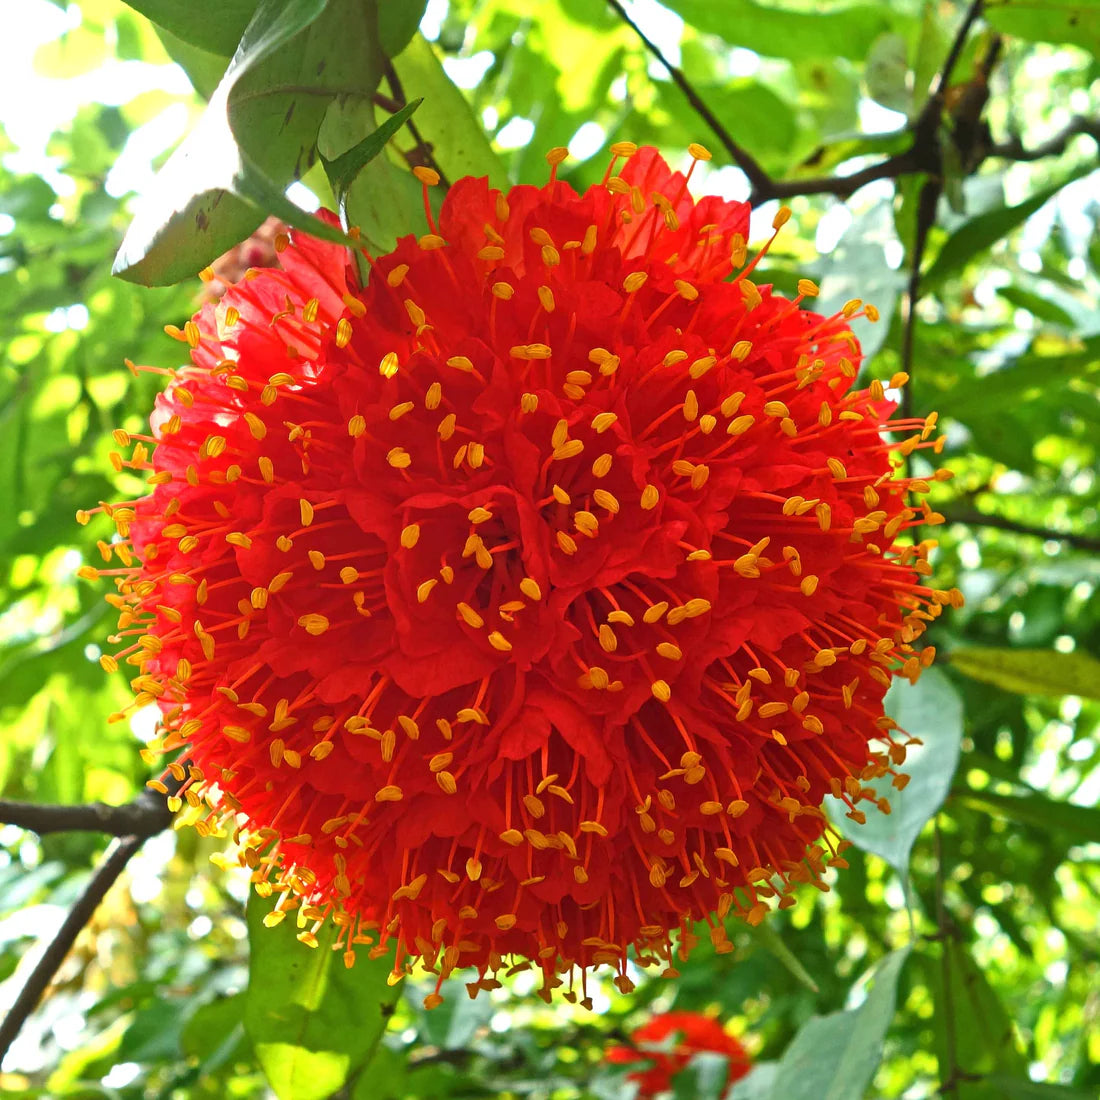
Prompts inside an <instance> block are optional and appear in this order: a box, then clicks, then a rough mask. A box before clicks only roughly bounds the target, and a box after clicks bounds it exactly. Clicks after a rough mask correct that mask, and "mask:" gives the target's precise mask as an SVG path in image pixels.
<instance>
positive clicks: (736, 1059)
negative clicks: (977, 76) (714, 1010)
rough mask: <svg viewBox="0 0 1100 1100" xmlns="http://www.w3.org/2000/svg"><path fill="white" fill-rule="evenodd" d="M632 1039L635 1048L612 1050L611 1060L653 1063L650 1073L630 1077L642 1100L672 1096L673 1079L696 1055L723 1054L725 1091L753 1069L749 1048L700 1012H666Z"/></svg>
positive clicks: (624, 1063) (631, 1074)
mask: <svg viewBox="0 0 1100 1100" xmlns="http://www.w3.org/2000/svg"><path fill="white" fill-rule="evenodd" d="M630 1038H631V1040H632V1041H633V1043H634V1046H632V1047H612V1048H611V1050H609V1051H608V1052H607V1060H608V1061H609V1062H614V1063H616V1064H618V1065H631V1064H633V1063H635V1062H648V1063H649V1068H648V1069H641V1070H634V1071H633V1072H631V1073H628V1074H627V1080H628V1081H635V1082H637V1084H638V1092H637V1096H638V1100H647V1098H648V1097H653V1096H658V1095H660V1094H661V1093H662V1092H671V1091H672V1089H673V1087H674V1082H673V1078H674V1077H675V1076H676V1075H677V1074H678V1073H680V1072H681V1071H682V1070H684V1069H686V1068H687V1065H688V1063H689V1062H690V1061H691V1059H692V1058H693V1057H694V1056H695V1055H696V1054H705V1053H709V1054H721V1055H722V1056H723V1057H725V1058H726V1059H727V1060H728V1062H729V1068H728V1069H727V1071H726V1083H725V1085H724V1086H723V1088H728V1087H729V1086H730V1085H731V1084H733V1082H734V1081H739V1080H740V1079H741V1078H742V1077H744V1076H745V1075H746V1074H747V1073H748V1072H749V1070H750V1069H751V1068H752V1061H751V1059H750V1058H749V1056H748V1054H747V1053H746V1051H745V1048H744V1047H743V1046H742V1045H741V1044H740V1043H739V1042H738V1041H737V1040H736V1039H735V1038H734V1037H733V1036H732V1035H728V1034H726V1031H725V1029H724V1028H723V1027H722V1025H721V1024H720V1023H719V1022H718V1021H717V1020H715V1019H713V1018H712V1017H710V1016H702V1015H700V1014H699V1013H698V1012H665V1013H662V1014H660V1015H658V1016H653V1017H651V1018H650V1019H649V1020H648V1021H646V1023H644V1024H643V1025H642V1026H641V1027H640V1028H638V1029H637V1030H636V1031H635V1032H634V1033H633V1034H632V1035H631V1036H630ZM670 1040H672V1042H670Z"/></svg>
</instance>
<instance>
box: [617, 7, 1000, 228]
mask: <svg viewBox="0 0 1100 1100" xmlns="http://www.w3.org/2000/svg"><path fill="white" fill-rule="evenodd" d="M607 2H608V4H609V5H610V6H611V7H612V8H613V9H614V11H615V12H616V13H617V14H618V16H619V18H620V19H622V21H623V22H624V23H626V25H627V26H628V27H630V29H631V30H632V31H633V32H634V33H635V34H636V35H637V36H638V38H639V40H640V41H641V42H642V44H643V45H644V46H645V48H646V49H647V50H649V52H650V53H651V54H652V55H653V57H654V58H655V59H656V60H657V61H658V62H659V63H660V65H661V67H662V68H663V69H664V70H665V71H666V72H667V73H668V75H669V77H670V78H671V79H672V82H673V83H674V84H675V85H676V87H677V88H679V89H680V91H681V92H682V93H683V95H684V97H685V98H686V99H687V101H688V103H690V104H691V106H692V108H693V109H694V111H695V113H696V114H697V115H698V116H699V117H700V118H701V119H702V120H703V121H704V122H705V123H706V124H707V125H708V126H709V127H710V128H711V130H713V131H714V133H715V135H716V136H717V138H718V140H719V141H720V142H721V143H722V145H723V147H724V148H725V150H726V152H727V153H728V154H729V156H730V159H731V160H732V161H733V163H734V164H736V165H737V166H738V167H739V168H740V169H741V171H743V172H744V173H745V175H746V176H747V177H748V180H749V184H750V191H749V197H748V201H749V203H750V205H752V206H758V205H759V204H760V203H762V202H767V201H768V200H769V199H787V198H794V197H795V196H798V195H835V196H836V197H837V198H840V199H846V198H850V197H851V196H852V195H853V194H855V192H856V191H858V190H859V189H860V188H861V187H864V186H866V185H867V184H869V183H873V182H874V181H875V180H881V179H897V178H898V177H899V176H906V175H910V174H912V173H915V172H930V173H933V174H934V173H938V172H939V171H940V170H941V168H942V163H941V158H940V155H939V149H938V136H937V135H938V131H939V128H940V119H941V115H942V112H943V99H944V92H945V91H946V89H947V86H948V83H949V81H950V79H951V74H952V73H953V71H954V69H955V66H956V65H957V64H958V61H959V58H960V56H961V55H962V50H963V47H964V45H965V43H966V38H967V36H968V35H969V33H970V29H971V27H972V26H973V25H974V21H975V20H976V19H977V17H978V15H979V14H980V12H981V8H982V0H974V2H973V3H972V4H971V5H970V7H969V8H968V9H967V12H966V15H965V16H964V17H963V21H962V23H961V24H960V26H959V29H958V32H957V33H956V35H955V39H954V41H953V42H952V43H951V47H950V49H949V51H948V54H947V57H946V59H945V60H944V64H943V67H942V68H941V69H940V72H939V73H938V74H937V76H936V79H935V81H934V83H933V87H932V90H931V94H930V95H929V98H928V100H927V102H926V103H925V105H924V107H923V109H922V110H921V113H920V115H919V116H918V117H917V119H916V121H915V122H914V123H913V126H912V128H911V133H912V139H913V140H912V143H911V145H910V147H909V148H908V149H906V150H904V151H902V152H900V153H895V154H893V155H892V156H889V157H885V158H884V159H883V160H880V161H878V162H877V163H875V164H871V165H868V166H867V167H866V168H862V169H860V170H859V171H858V172H853V173H852V174H851V175H847V176H812V177H809V178H806V179H792V180H776V179H773V178H772V177H771V176H770V175H769V174H768V173H767V172H766V171H765V170H764V168H763V167H762V166H761V164H760V162H759V161H757V160H756V158H755V157H753V156H752V154H751V153H749V152H748V151H747V150H745V149H743V148H742V147H741V146H740V145H738V143H737V142H736V141H734V139H733V137H732V136H731V135H730V133H729V131H728V130H727V129H726V127H725V126H724V125H723V124H722V122H721V121H720V120H719V119H718V117H717V116H716V115H715V114H714V112H713V111H712V110H711V109H710V108H709V107H708V106H707V104H706V102H705V101H704V99H703V98H702V96H700V94H699V93H698V92H697V91H696V89H695V88H694V87H693V86H692V83H691V81H690V80H688V78H687V77H686V76H685V75H684V73H683V72H682V70H680V69H679V68H677V67H676V66H675V65H673V64H672V62H671V61H669V60H668V58H667V57H665V55H664V53H662V51H661V48H660V47H659V46H658V45H657V44H656V43H655V42H653V41H652V40H651V39H650V38H648V37H647V36H646V35H645V34H644V33H643V32H642V30H641V28H640V27H639V26H638V24H637V23H635V22H634V20H633V19H631V18H630V16H629V15H628V14H627V12H626V9H625V8H624V7H623V5H622V3H621V0H607Z"/></svg>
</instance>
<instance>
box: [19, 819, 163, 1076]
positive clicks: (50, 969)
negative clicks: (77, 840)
mask: <svg viewBox="0 0 1100 1100" xmlns="http://www.w3.org/2000/svg"><path fill="white" fill-rule="evenodd" d="M142 840H143V838H142V837H137V836H128V837H125V838H124V839H122V840H120V841H119V842H118V843H117V845H116V846H115V847H114V848H113V849H112V851H111V852H110V854H109V855H108V856H107V858H106V859H105V860H104V861H103V862H102V863H101V864H100V865H99V867H98V868H96V871H95V874H93V875H92V878H91V881H90V882H89V883H88V885H87V887H86V888H85V890H84V893H83V894H81V896H80V899H79V901H77V903H76V904H75V905H74V906H73V907H72V909H71V910H69V914H68V916H67V917H66V918H65V920H64V922H63V923H62V925H61V927H60V928H59V929H58V930H57V934H56V935H55V936H54V938H53V940H52V941H51V942H50V944H49V946H48V947H47V948H46V950H45V951H44V952H43V954H42V958H40V959H39V960H38V962H37V964H36V965H35V967H34V969H33V970H32V971H31V974H30V977H29V978H28V979H27V982H26V984H25V985H24V986H23V988H22V989H21V990H20V991H19V993H18V995H17V996H16V998H15V1002H14V1003H13V1004H12V1006H11V1010H10V1011H9V1012H8V1014H7V1016H6V1017H5V1018H4V1022H3V1023H2V1024H0V1064H2V1063H3V1060H4V1056H5V1055H6V1054H7V1052H8V1048H9V1047H10V1046H11V1044H12V1043H13V1042H14V1041H15V1037H16V1036H17V1035H18V1034H19V1030H20V1028H22V1026H23V1024H24V1022H25V1021H26V1019H27V1017H28V1016H29V1015H30V1014H31V1013H32V1012H33V1011H34V1010H35V1007H36V1006H37V1005H38V1002H39V1001H40V1000H41V999H42V994H43V993H45V992H46V990H47V989H48V988H49V985H50V982H52V981H53V977H54V975H55V974H56V973H57V971H58V968H59V967H60V966H61V964H62V963H63V962H64V961H65V956H66V955H67V954H68V953H69V949H70V948H71V947H72V945H73V944H74V943H75V942H76V937H77V936H78V935H80V930H81V929H82V928H83V927H84V926H85V925H86V924H87V923H88V921H90V920H91V919H92V914H93V913H94V912H95V911H96V908H97V907H98V906H99V903H100V902H101V901H102V900H103V898H104V896H105V895H106V893H107V891H108V890H109V889H110V888H111V887H112V886H113V885H114V882H115V879H117V878H118V876H119V875H121V874H122V872H123V869H124V868H125V867H126V864H127V863H128V862H129V860H130V857H131V856H132V855H133V854H134V853H135V852H136V851H137V850H138V849H139V848H140V847H141V844H142Z"/></svg>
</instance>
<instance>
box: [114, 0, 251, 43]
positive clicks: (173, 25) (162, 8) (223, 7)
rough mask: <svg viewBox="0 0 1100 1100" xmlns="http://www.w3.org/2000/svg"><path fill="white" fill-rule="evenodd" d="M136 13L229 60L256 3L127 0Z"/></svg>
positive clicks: (237, 1)
mask: <svg viewBox="0 0 1100 1100" xmlns="http://www.w3.org/2000/svg"><path fill="white" fill-rule="evenodd" d="M126 3H127V4H128V5H129V6H130V7H131V8H133V9H134V10H135V11H139V12H141V14H142V15H144V16H145V18H146V19H148V20H150V22H152V23H155V24H156V25H157V26H158V27H160V28H162V29H163V30H166V31H169V32H170V33H171V34H173V35H175V36H176V37H177V38H178V39H180V40H181V41H182V42H186V43H188V45H191V46H197V47H198V48H199V49H200V50H205V51H206V52H207V53H213V54H220V55H221V56H222V57H232V56H233V54H234V52H235V51H236V49H237V43H238V42H240V40H241V35H243V34H244V31H245V27H247V26H248V23H249V20H251V18H252V16H253V15H254V14H255V12H256V8H257V5H258V4H259V0H187V3H185V4H184V3H180V2H179V0H126Z"/></svg>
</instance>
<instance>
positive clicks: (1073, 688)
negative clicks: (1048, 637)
mask: <svg viewBox="0 0 1100 1100" xmlns="http://www.w3.org/2000/svg"><path fill="white" fill-rule="evenodd" d="M950 656H951V664H952V666H953V667H954V668H956V669H958V670H959V672H961V673H963V674H964V675H965V676H969V677H971V678H972V679H974V680H981V681H982V682H983V683H986V684H994V685H995V686H997V687H999V688H1001V689H1002V690H1003V691H1012V692H1015V693H1016V694H1017V695H1031V694H1035V695H1081V696H1083V697H1084V698H1086V699H1100V660H1097V659H1096V658H1095V657H1093V656H1091V655H1090V654H1088V653H1083V652H1082V651H1081V650H1074V651H1073V652H1072V653H1059V652H1058V650H1056V649H999V648H993V647H989V648H986V647H984V646H967V647H966V648H961V649H953V650H952V651H951V655H950Z"/></svg>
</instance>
